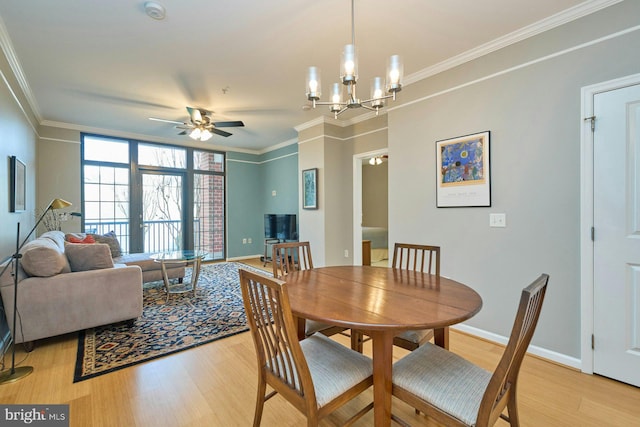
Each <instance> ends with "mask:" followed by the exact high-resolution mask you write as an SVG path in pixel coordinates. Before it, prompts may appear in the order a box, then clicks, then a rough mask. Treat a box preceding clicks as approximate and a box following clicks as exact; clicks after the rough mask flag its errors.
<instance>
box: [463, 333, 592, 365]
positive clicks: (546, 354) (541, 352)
mask: <svg viewBox="0 0 640 427" xmlns="http://www.w3.org/2000/svg"><path fill="white" fill-rule="evenodd" d="M451 329H455V330H458V331H461V332H464V333H467V334H469V335H473V336H475V337H478V338H482V339H484V340H487V341H491V342H494V343H497V344H501V345H504V346H506V345H507V342H508V341H509V338H508V337H503V336H502V335H498V334H494V333H492V332H487V331H485V330H482V329H478V328H474V327H473V326H468V325H462V324H458V325H453V326H451ZM527 353H529V354H532V355H535V356H538V357H541V358H543V359H547V360H550V361H552V362H555V363H559V364H561V365H564V366H568V367H570V368H574V369H580V359H577V358H575V357H571V356H567V355H566V354H562V353H558V352H555V351H553V350H548V349H546V348H543V347H538V346H535V345H530V346H529V348H528V349H527Z"/></svg>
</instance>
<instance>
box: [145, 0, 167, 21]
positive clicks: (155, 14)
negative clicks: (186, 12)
mask: <svg viewBox="0 0 640 427" xmlns="http://www.w3.org/2000/svg"><path fill="white" fill-rule="evenodd" d="M144 11H145V12H146V13H147V15H149V16H150V17H152V18H153V19H157V20H158V21H160V20H162V19H164V17H165V15H166V11H165V10H164V6H162V5H161V4H160V3H157V2H155V1H147V2H145V3H144Z"/></svg>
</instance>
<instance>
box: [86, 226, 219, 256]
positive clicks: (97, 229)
mask: <svg viewBox="0 0 640 427" xmlns="http://www.w3.org/2000/svg"><path fill="white" fill-rule="evenodd" d="M142 227H143V228H144V251H145V252H170V251H177V250H180V249H182V221H178V220H176V221H167V220H163V221H143V223H142ZM84 228H85V232H86V233H94V234H105V233H108V232H110V231H113V232H114V233H115V235H116V237H117V238H118V241H119V242H120V247H121V248H122V252H123V253H129V236H130V232H129V222H127V221H115V222H98V221H85V224H84ZM193 232H194V238H195V239H194V243H195V248H194V249H201V250H205V251H207V250H209V249H207V248H205V247H203V242H202V239H203V234H201V233H200V220H199V219H196V220H195V221H194V222H193Z"/></svg>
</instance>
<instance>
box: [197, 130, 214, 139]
mask: <svg viewBox="0 0 640 427" xmlns="http://www.w3.org/2000/svg"><path fill="white" fill-rule="evenodd" d="M212 136H213V134H212V133H211V132H209V131H208V130H207V129H203V130H202V132H200V141H208V140H209V139H211V137H212Z"/></svg>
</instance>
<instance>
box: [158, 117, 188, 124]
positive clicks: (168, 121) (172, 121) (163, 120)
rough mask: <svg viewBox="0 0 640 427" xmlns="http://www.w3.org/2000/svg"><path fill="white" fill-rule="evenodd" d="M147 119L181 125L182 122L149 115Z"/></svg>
mask: <svg viewBox="0 0 640 427" xmlns="http://www.w3.org/2000/svg"><path fill="white" fill-rule="evenodd" d="M149 120H153V121H154V122H163V123H174V124H177V125H183V124H184V123H183V122H176V121H175V120H165V119H158V118H156V117H149Z"/></svg>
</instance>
